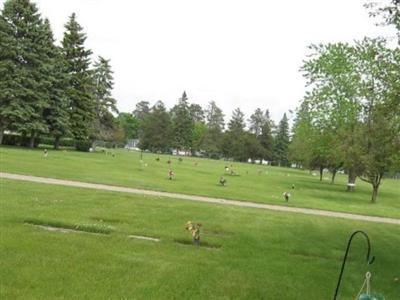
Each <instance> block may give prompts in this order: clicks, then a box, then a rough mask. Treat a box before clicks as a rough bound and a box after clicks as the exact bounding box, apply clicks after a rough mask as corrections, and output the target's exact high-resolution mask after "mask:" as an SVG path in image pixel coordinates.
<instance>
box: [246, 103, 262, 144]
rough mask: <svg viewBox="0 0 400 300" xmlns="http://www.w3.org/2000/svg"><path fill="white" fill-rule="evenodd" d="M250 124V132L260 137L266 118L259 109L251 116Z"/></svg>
mask: <svg viewBox="0 0 400 300" xmlns="http://www.w3.org/2000/svg"><path fill="white" fill-rule="evenodd" d="M249 123H250V127H249V131H250V132H251V133H254V134H255V135H256V136H257V137H258V136H259V135H260V134H261V133H262V127H263V126H264V123H265V116H264V113H263V112H262V110H261V109H260V108H257V109H256V110H255V112H254V113H253V114H252V115H251V116H250V119H249Z"/></svg>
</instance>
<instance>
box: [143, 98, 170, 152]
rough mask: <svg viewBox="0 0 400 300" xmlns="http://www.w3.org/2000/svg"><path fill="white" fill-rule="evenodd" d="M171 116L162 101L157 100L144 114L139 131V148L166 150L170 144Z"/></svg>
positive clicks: (154, 150) (156, 150) (153, 150)
mask: <svg viewBox="0 0 400 300" xmlns="http://www.w3.org/2000/svg"><path fill="white" fill-rule="evenodd" d="M171 129H172V124H171V118H170V115H169V113H168V112H167V110H166V108H165V106H164V103H163V102H161V101H158V102H157V103H156V104H155V105H154V106H153V107H152V108H151V111H150V113H149V114H148V115H147V116H146V118H145V119H144V122H143V128H142V131H141V132H140V144H139V147H140V149H144V150H150V151H152V152H158V151H161V152H168V151H169V150H170V147H171V146H172V145H171V131H172V130H171Z"/></svg>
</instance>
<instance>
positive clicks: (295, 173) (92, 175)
mask: <svg viewBox="0 0 400 300" xmlns="http://www.w3.org/2000/svg"><path fill="white" fill-rule="evenodd" d="M115 153H116V156H115V157H112V156H111V155H105V154H104V153H82V152H75V151H51V150H50V151H49V156H48V157H47V158H44V157H43V152H42V150H40V149H39V150H27V149H22V148H12V147H0V170H1V171H3V172H11V173H19V174H31V175H37V176H44V177H54V178H61V179H72V180H79V181H87V182H96V183H105V184H114V185H120V186H128V187H138V188H144V189H151V190H158V191H169V192H177V193H187V194H197V195H204V196H213V197H221V198H229V199H237V200H244V201H255V202H263V203H271V204H279V205H289V206H297V207H308V208H318V209H326V210H332V211H342V212H353V213H359V214H366V215H377V216H387V217H395V218H399V217H400V181H398V180H397V181H396V180H389V179H387V180H383V183H382V185H381V188H380V191H379V198H378V202H377V203H375V204H373V203H371V201H370V197H371V186H370V185H369V184H367V183H364V182H362V181H360V180H358V181H357V187H356V189H357V191H356V192H354V193H348V192H346V191H345V186H346V179H347V177H346V176H345V175H338V178H337V181H336V183H335V184H330V181H329V179H330V178H329V177H330V175H329V174H325V175H324V180H323V181H322V182H320V181H319V179H318V176H313V175H312V174H310V172H308V171H301V170H296V169H290V168H278V167H269V166H260V165H252V164H244V163H233V168H234V170H235V171H236V172H237V173H238V174H239V176H230V175H229V174H227V175H226V174H224V173H225V171H224V167H225V166H226V165H227V166H230V165H231V164H232V163H231V162H227V161H217V160H208V159H199V158H188V157H184V158H183V162H179V161H178V159H177V157H174V156H163V155H160V161H159V162H157V161H156V157H157V156H158V155H155V154H149V153H144V154H143V163H142V164H141V163H140V153H139V152H135V151H132V152H128V151H126V150H117V151H115ZM169 159H170V160H171V161H172V169H173V170H174V172H175V174H176V177H175V179H174V180H172V181H170V180H168V178H167V173H168V164H167V161H168V160H169ZM196 163H197V165H195V164H196ZM145 164H147V166H145ZM221 175H224V176H225V177H226V179H227V186H225V187H221V186H220V185H219V184H218V182H219V177H220V176H221ZM292 184H294V185H295V190H291V186H292ZM285 191H290V192H291V194H292V198H291V200H290V202H289V204H286V203H285V202H284V201H283V197H282V193H283V192H285Z"/></svg>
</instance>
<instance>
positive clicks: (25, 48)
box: [1, 0, 49, 147]
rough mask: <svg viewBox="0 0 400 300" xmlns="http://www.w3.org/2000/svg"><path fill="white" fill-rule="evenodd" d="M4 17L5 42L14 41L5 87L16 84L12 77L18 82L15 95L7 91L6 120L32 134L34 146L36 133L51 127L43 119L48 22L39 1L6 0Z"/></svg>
mask: <svg viewBox="0 0 400 300" xmlns="http://www.w3.org/2000/svg"><path fill="white" fill-rule="evenodd" d="M2 17H3V18H4V19H3V21H2V23H3V24H2V25H1V26H2V27H4V28H5V30H6V31H5V32H4V34H5V35H6V36H5V38H6V40H5V41H2V43H10V42H11V43H12V44H11V49H8V50H6V51H4V52H5V53H4V54H3V53H2V56H3V55H4V56H5V57H7V56H8V59H9V60H10V61H9V62H8V63H7V62H6V63H5V64H6V65H7V67H9V68H10V76H7V77H6V84H5V91H6V92H9V91H10V90H9V88H10V87H11V86H12V85H10V84H9V83H7V81H9V80H15V85H16V86H17V88H16V89H14V90H13V92H12V93H13V95H12V96H11V95H9V94H8V96H7V94H6V97H7V98H8V99H7V100H6V103H8V105H7V104H6V105H7V107H6V108H5V111H4V112H3V113H2V115H4V120H5V121H2V123H6V122H7V123H8V124H9V129H11V130H14V131H17V132H20V133H22V135H24V136H27V135H29V136H30V142H29V146H30V147H33V146H34V140H35V138H36V136H37V135H38V134H40V133H43V132H47V130H48V128H47V124H46V122H45V120H44V119H43V110H44V109H45V108H46V107H47V106H48V97H47V96H48V95H47V93H46V86H47V84H48V82H47V80H48V78H46V67H47V65H48V63H49V58H48V57H47V51H46V50H47V49H46V47H47V43H46V36H45V32H44V25H43V21H42V19H41V16H40V14H39V12H38V9H37V7H36V5H35V4H33V3H31V2H30V1H29V0H8V1H6V2H5V3H4V8H3V11H2ZM4 21H5V22H6V23H8V25H9V27H8V26H5V25H4ZM9 29H11V31H9ZM7 33H8V34H7ZM10 34H11V35H10ZM6 61H7V60H6ZM11 61H12V63H11Z"/></svg>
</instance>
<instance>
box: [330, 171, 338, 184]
mask: <svg viewBox="0 0 400 300" xmlns="http://www.w3.org/2000/svg"><path fill="white" fill-rule="evenodd" d="M336 173H337V170H336V169H333V170H332V179H331V184H334V183H335V177H336Z"/></svg>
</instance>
